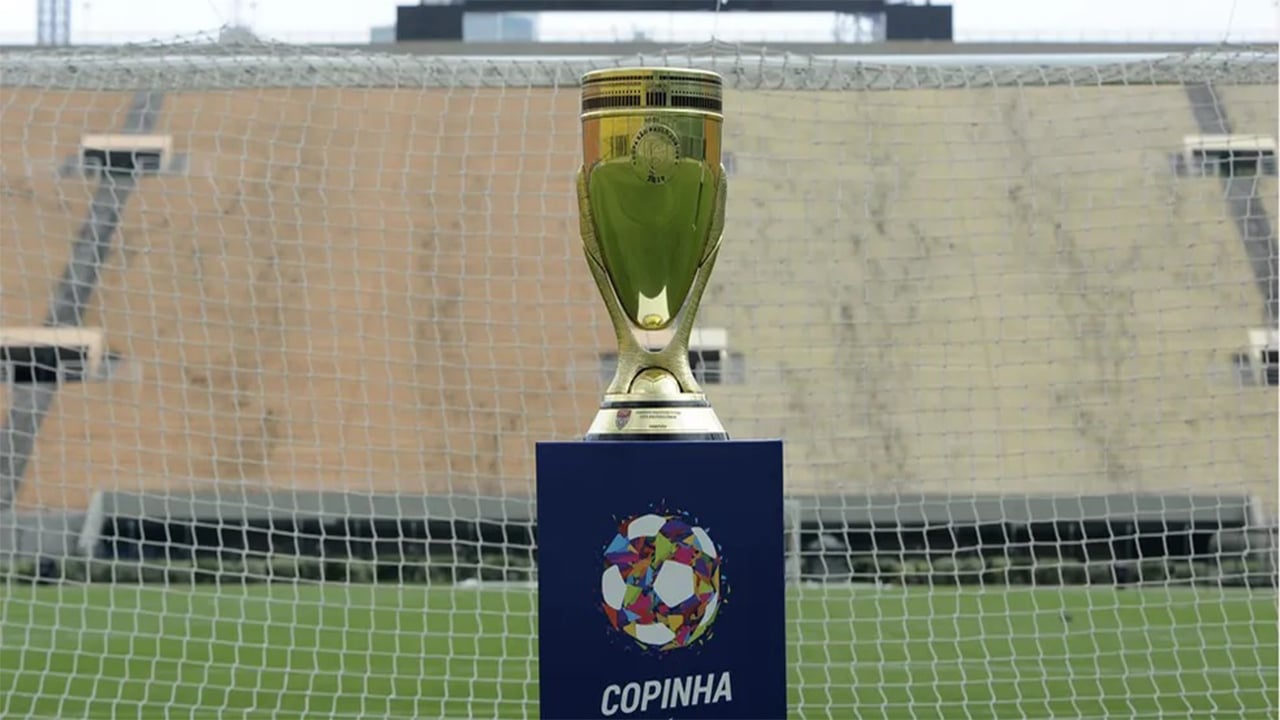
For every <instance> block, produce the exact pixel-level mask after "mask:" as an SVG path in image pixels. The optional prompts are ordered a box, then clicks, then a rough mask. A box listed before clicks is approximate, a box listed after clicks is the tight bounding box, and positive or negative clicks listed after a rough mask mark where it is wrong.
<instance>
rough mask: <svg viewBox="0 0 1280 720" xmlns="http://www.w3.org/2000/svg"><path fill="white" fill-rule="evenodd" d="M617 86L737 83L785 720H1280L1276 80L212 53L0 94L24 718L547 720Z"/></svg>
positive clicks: (19, 688) (719, 387)
mask: <svg viewBox="0 0 1280 720" xmlns="http://www.w3.org/2000/svg"><path fill="white" fill-rule="evenodd" d="M917 60H919V59H918V58H917ZM626 64H670V65H681V66H684V65H693V66H699V67H707V68H711V69H715V70H718V71H720V72H721V73H723V74H724V76H725V78H726V82H727V84H728V88H729V89H728V90H727V94H726V101H725V106H726V108H727V109H726V116H727V122H726V130H725V132H726V137H725V148H726V160H725V162H726V166H727V168H728V172H729V187H730V194H729V198H730V199H729V208H728V224H727V230H726V239H725V242H724V248H723V250H722V252H721V255H720V259H719V262H718V265H717V268H716V271H715V274H714V275H713V277H712V279H711V283H710V286H709V289H708V291H707V294H706V297H705V299H704V301H703V304H702V308H701V312H700V314H699V317H698V322H699V328H700V329H701V330H707V331H715V330H720V331H723V332H721V333H717V332H706V333H703V335H702V336H703V337H705V338H713V337H714V338H720V339H718V340H715V341H714V342H713V341H711V340H707V341H705V342H704V343H703V344H702V345H700V346H697V347H695V348H693V351H694V352H695V353H697V354H698V358H697V359H698V361H699V373H700V374H701V376H702V380H703V384H704V386H705V387H706V390H707V392H708V394H709V397H710V399H711V400H712V402H713V404H714V405H715V407H716V409H717V412H718V414H719V415H720V417H721V418H723V419H724V422H725V424H726V426H727V427H728V429H729V431H730V432H731V433H732V434H733V436H735V437H739V438H745V437H782V438H784V440H785V441H786V443H787V467H786V472H787V487H788V495H789V499H790V500H791V506H790V509H789V518H791V521H790V528H789V532H790V533H791V534H792V542H791V543H790V547H791V548H792V551H793V557H792V558H791V562H792V565H791V567H792V568H793V571H792V572H791V573H790V574H791V576H792V579H793V581H792V588H791V590H790V595H789V597H790V601H789V602H790V606H789V615H788V624H789V635H790V638H791V647H790V650H789V652H790V662H791V674H790V683H789V687H790V693H791V705H792V708H793V714H794V715H795V716H796V717H806V718H818V717H864V718H873V717H876V718H879V717H884V718H948V719H950V718H961V717H963V718H980V717H983V718H986V717H1078V718H1102V717H1134V718H1137V717H1150V718H1155V717H1162V718H1169V717H1191V716H1195V717H1200V716H1203V715H1204V714H1205V713H1211V712H1216V713H1225V714H1227V715H1230V716H1233V717H1248V718H1262V717H1274V716H1275V713H1276V711H1277V705H1276V700H1275V698H1276V689H1277V686H1276V683H1275V678H1276V676H1277V671H1278V669H1280V668H1278V663H1277V627H1276V623H1277V618H1276V605H1275V595H1274V588H1275V580H1274V559H1273V555H1272V547H1273V546H1274V544H1273V534H1272V530H1271V527H1272V523H1273V521H1272V518H1273V517H1274V513H1275V511H1276V502H1275V497H1276V481H1277V476H1276V469H1277V432H1276V424H1277V423H1276V390H1275V373H1276V358H1275V345H1274V342H1275V341H1274V335H1273V334H1271V333H1269V331H1270V330H1273V329H1274V327H1275V322H1276V319H1275V314H1274V309H1275V302H1276V273H1275V267H1276V259H1275V258H1276V255H1275V242H1276V237H1275V232H1274V222H1275V213H1276V196H1277V188H1276V180H1275V161H1274V130H1275V127H1276V125H1277V114H1276V107H1277V90H1276V86H1277V71H1276V62H1275V57H1274V55H1273V54H1260V53H1255V52H1250V51H1244V50H1240V51H1236V50H1218V51H1214V52H1206V53H1191V54H1186V55H1179V56H1172V57H1150V58H1147V57H1141V58H1129V59H1124V60H1119V59H1089V58H1079V57H1074V58H1073V57H1062V58H1058V59H1056V60H1054V61H1052V62H1036V63H1034V64H1033V63H1029V62H1021V61H1018V60H1017V59H1016V58H1013V59H1009V58H1006V59H1000V58H988V59H987V61H986V62H984V63H976V62H963V61H961V60H959V59H956V58H951V59H943V60H937V61H930V62H927V63H921V62H915V63H914V64H912V63H907V62H895V61H894V60H893V59H892V58H886V59H883V60H880V61H877V62H873V63H869V62H855V61H852V60H842V59H834V58H818V57H802V56H796V55H781V54H771V53H767V52H747V51H744V50H742V49H741V48H736V47H727V46H720V45H707V46H698V47H694V48H690V49H686V50H683V51H681V52H678V53H677V52H671V53H667V54H663V55H655V56H644V57H623V58H605V59H599V58H594V59H593V58H537V57H530V58H522V59H511V58H505V59H504V58H489V59H486V58H474V57H424V56H415V55H409V54H371V53H369V52H365V51H342V50H334V49H321V48H300V47H289V46H274V45H253V46H239V47H234V48H229V47H223V46H211V45H206V44H200V43H180V44H164V45H156V46H131V47H127V48H123V49H115V50H102V49H91V50H84V49H81V50H47V51H46V50H40V51H35V52H31V51H24V52H22V53H10V54H5V55H2V56H0V237H2V243H0V327H2V328H3V330H4V331H5V333H6V334H5V335H4V343H5V355H4V360H5V369H4V373H5V384H3V386H0V406H2V407H5V408H7V411H8V413H7V416H5V418H6V419H5V425H4V428H3V431H0V531H3V532H0V573H3V578H4V580H3V583H2V584H0V715H2V716H4V717H29V716H36V717H84V716H92V717H106V716H117V715H140V716H144V717H160V716H188V717H222V716H225V717H244V716H246V715H247V716H251V717H271V718H286V717H301V716H326V717H355V716H378V717H484V716H498V717H532V716H535V715H536V704H537V700H536V698H537V683H536V678H537V663H536V639H535V637H534V627H535V624H534V615H533V613H534V602H533V597H532V592H531V590H530V589H529V583H530V581H531V580H532V579H533V578H534V577H535V570H534V567H533V562H532V557H533V556H532V547H531V546H532V540H531V537H532V536H531V527H530V525H531V520H530V518H531V513H532V508H531V507H530V496H531V488H532V482H533V464H532V457H533V447H534V443H535V442H537V441H543V440H557V439H561V440H563V439H571V438H575V437H579V436H580V435H581V434H582V432H584V430H585V428H586V423H587V422H588V421H589V420H590V418H591V416H592V414H593V413H594V410H595V408H596V405H597V403H598V402H599V400H600V395H601V393H602V391H603V388H604V385H605V383H606V381H607V379H608V376H609V374H610V370H609V368H608V366H607V362H608V359H607V356H608V354H609V353H611V352H612V351H613V350H614V348H613V347H612V339H611V337H610V334H609V325H608V321H607V318H606V316H605V313H604V306H603V303H602V301H601V300H600V298H599V297H598V296H597V295H596V292H595V290H594V288H593V286H592V284H591V280H590V277H589V275H588V273H587V272H586V266H585V262H584V260H583V257H582V251H581V248H580V243H579V239H578V236H577V216H576V206H575V202H574V197H573V194H572V187H573V186H572V179H573V174H574V172H575V171H576V169H577V166H578V164H579V163H580V157H581V150H580V141H579V132H580V128H579V123H578V119H577V88H576V82H577V78H578V76H579V75H580V74H581V73H582V72H584V71H586V70H588V69H591V68H595V67H601V66H607V65H626ZM100 136H106V137H100ZM131 168H132V169H131ZM42 325H50V326H56V328H58V329H59V332H62V330H63V329H67V328H69V327H70V326H75V327H79V328H82V329H83V330H84V331H85V332H84V333H80V334H66V335H59V336H58V337H62V338H65V339H64V340H61V341H58V342H60V343H61V344H62V345H64V346H66V347H64V348H63V349H64V350H66V352H65V353H53V354H49V353H48V352H45V353H44V354H41V352H40V347H41V346H40V343H39V342H36V341H34V340H32V338H33V337H34V336H33V335H32V334H31V333H32V328H38V327H40V326H42ZM86 333H87V334H88V335H94V334H95V333H96V337H97V338H99V344H96V345H95V344H93V343H89V342H87V341H85V340H83V338H84V337H86ZM41 337H46V336H41ZM46 340H47V337H46ZM49 342H52V341H49ZM54 344H58V343H57V342H55V343H54ZM95 347H100V350H98V351H95V350H94V348H95ZM46 349H47V348H46ZM24 352H25V353H26V354H25V355H24V354H23V353H24ZM24 358H25V359H24ZM33 380H34V381H35V382H33ZM659 480H661V479H659ZM544 640H546V639H544Z"/></svg>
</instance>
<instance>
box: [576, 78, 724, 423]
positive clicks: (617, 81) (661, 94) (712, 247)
mask: <svg viewBox="0 0 1280 720" xmlns="http://www.w3.org/2000/svg"><path fill="white" fill-rule="evenodd" d="M722 104H723V81H722V80H721V78H720V76H719V75H718V74H716V73H713V72H707V71H703V70H687V69H678V68H623V69H609V70H596V71H593V72H589V73H587V74H586V75H584V76H583V77H582V146H583V163H582V170H581V171H580V172H579V173H578V214H579V220H580V222H581V231H582V244H583V248H584V250H585V252H586V256H587V265H588V266H589V267H590V268H591V275H592V277H594V278H595V280H596V287H598V288H599V289H600V294H601V295H602V296H603V297H604V302H605V306H606V307H607V308H608V310H609V319H610V321H611V322H612V323H613V329H614V332H615V333H616V335H617V341H618V368H617V372H616V373H615V374H614V377H613V381H612V382H611V383H610V384H609V387H608V389H607V390H606V391H605V396H604V402H603V403H602V404H601V405H600V411H599V412H598V413H597V414H596V417H595V420H594V421H593V422H592V423H591V427H590V428H589V429H588V430H587V435H586V438H585V439H586V440H727V439H729V436H728V434H727V433H725V430H724V426H722V425H721V424H720V420H719V418H717V417H716V413H715V411H714V410H712V409H711V405H710V403H708V402H707V398H706V396H705V395H704V394H703V392H702V388H701V387H700V386H699V385H698V382H697V381H696V380H695V379H694V376H693V370H692V368H691V367H690V365H689V336H690V333H691V332H692V331H693V321H694V317H695V316H696V315H697V312H698V303H699V302H700V301H701V300H702V293H703V291H704V290H705V289H706V286H707V279H708V278H709V277H710V275H711V268H712V267H713V266H714V265H715V261H716V255H717V253H719V251H720V236H721V234H722V233H723V231H724V205H725V194H726V190H727V184H726V182H725V174H724V167H723V166H721V164H720V135H721V128H722V125H723V123H724V116H723V114H722V113H721V108H722Z"/></svg>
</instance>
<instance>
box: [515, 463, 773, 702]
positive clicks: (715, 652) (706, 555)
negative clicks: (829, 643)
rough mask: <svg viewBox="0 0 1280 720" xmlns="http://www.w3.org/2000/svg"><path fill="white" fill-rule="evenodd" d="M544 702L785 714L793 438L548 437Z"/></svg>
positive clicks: (541, 558) (543, 499)
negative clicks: (785, 448)
mask: <svg viewBox="0 0 1280 720" xmlns="http://www.w3.org/2000/svg"><path fill="white" fill-rule="evenodd" d="M537 468H538V470H537V472H538V478H537V496H538V505H537V508H538V511H537V522H538V526H537V544H538V645H539V651H538V652H539V670H540V681H539V687H540V693H541V715H542V718H544V720H579V719H580V718H736V719H738V720H753V719H756V718H760V719H765V718H767V719H768V720H779V719H780V718H785V717H786V714H787V713H786V710H787V704H786V701H787V698H786V693H787V689H786V661H787V647H786V626H785V607H784V602H785V600H784V595H785V591H786V587H785V583H786V579H785V570H784V558H783V553H784V549H783V548H784V542H783V540H784V538H783V503H782V443H781V441H727V442H652V441H647V442H593V443H585V442H578V443H540V444H539V445H538V448H537Z"/></svg>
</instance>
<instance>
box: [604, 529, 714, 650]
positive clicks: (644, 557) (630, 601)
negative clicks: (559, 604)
mask: <svg viewBox="0 0 1280 720" xmlns="http://www.w3.org/2000/svg"><path fill="white" fill-rule="evenodd" d="M721 583H722V579H721V577H720V553H719V551H718V550H717V548H716V545H715V543H714V542H713V541H712V540H711V536H710V535H708V534H707V532H706V531H705V530H703V529H702V528H700V527H695V526H694V525H693V524H692V523H690V522H689V520H688V518H686V517H684V516H683V515H678V514H664V515H658V514H652V513H651V514H646V515H640V516H638V517H634V518H629V519H627V520H624V521H622V523H620V524H619V526H618V534H617V535H616V536H615V537H614V538H613V541H612V542H610V543H609V545H608V547H606V548H605V551H604V573H603V575H601V577H600V593H601V596H602V598H603V602H602V603H601V607H602V608H603V609H604V613H605V615H607V616H608V618H609V622H610V623H611V624H612V625H613V627H614V628H615V629H617V630H621V631H622V632H624V633H626V634H627V635H628V636H630V637H631V638H632V639H633V640H635V641H636V642H637V643H639V644H640V645H641V646H642V647H645V648H648V649H654V650H660V651H667V650H674V649H676V648H683V647H688V646H690V645H693V644H694V643H696V642H698V641H699V640H700V639H703V638H705V637H707V631H708V630H709V629H710V628H711V623H712V622H713V621H714V620H715V617H716V609H717V608H718V607H719V605H720V603H721V600H722V598H723V597H724V595H723V593H722V592H721Z"/></svg>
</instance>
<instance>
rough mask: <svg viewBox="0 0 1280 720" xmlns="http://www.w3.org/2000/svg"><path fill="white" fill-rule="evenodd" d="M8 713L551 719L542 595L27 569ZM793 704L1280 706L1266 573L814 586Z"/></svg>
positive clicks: (1, 656)
mask: <svg viewBox="0 0 1280 720" xmlns="http://www.w3.org/2000/svg"><path fill="white" fill-rule="evenodd" d="M0 593H3V597H0V717H3V718H6V719H8V720H12V719H15V718H25V717H50V718H85V717H93V718H148V719H150V718H169V717H173V718H176V717H183V718H215V717H218V718H221V717H226V718H302V717H307V718H321V717H323V718H330V717H357V716H358V717H414V718H439V717H468V718H471V717H474V718H488V717H504V718H505V717H512V718H515V717H536V715H537V712H536V704H537V663H536V661H535V660H534V659H533V658H534V653H535V650H536V645H535V642H534V639H533V628H534V622H533V597H532V594H531V593H529V592H528V591H510V590H508V591H501V590H484V591H479V590H464V589H446V588H424V587H403V588H398V587H389V586H386V585H382V586H374V585H369V586H362V585H351V586H344V585H319V586H317V585H296V586H295V585H272V586H256V587H248V588H244V587H226V586H223V587H198V588H195V589H191V588H184V589H175V588H159V587H157V588H147V587H111V586H76V587H43V588H32V587H17V586H10V587H5V586H2V585H0ZM789 613H790V614H789V622H790V634H791V640H792V644H791V667H792V671H791V688H792V690H791V702H792V707H793V709H794V710H793V716H795V717H805V718H912V719H922V718H938V719H945V720H959V719H962V718H1162V719H1168V718H1192V717H1194V718H1209V717H1214V718H1242V719H1251V718H1259V719H1261V718H1273V717H1276V716H1277V707H1278V704H1277V697H1276V696H1277V672H1278V669H1277V613H1276V595H1275V594H1274V593H1272V592H1262V591H1244V590H1241V591H1221V590H1204V589H1201V590H1196V589H1190V588H1180V589H1168V590H1152V589H1146V590H1127V591H1115V590H1109V589H1104V590H1098V589H1079V588H1063V589H1034V590H1032V589H1025V590H1019V589H1012V590H978V589H972V590H954V589H952V590H936V589H935V590H930V589H926V588H918V589H906V590H904V589H901V588H894V589H876V588H872V587H867V588H839V589H821V590H819V589H805V590H795V591H794V592H793V595H792V600H791V607H790V608H789Z"/></svg>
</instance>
